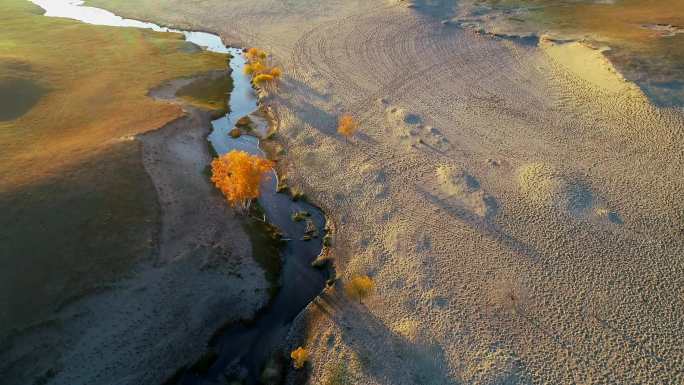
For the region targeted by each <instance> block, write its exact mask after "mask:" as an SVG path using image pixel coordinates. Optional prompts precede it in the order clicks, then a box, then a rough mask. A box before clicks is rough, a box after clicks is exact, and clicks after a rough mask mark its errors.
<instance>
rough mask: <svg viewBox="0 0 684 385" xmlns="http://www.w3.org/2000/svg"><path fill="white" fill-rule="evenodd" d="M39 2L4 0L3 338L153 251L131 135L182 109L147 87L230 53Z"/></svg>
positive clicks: (147, 187) (149, 201)
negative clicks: (64, 15) (55, 11)
mask: <svg viewBox="0 0 684 385" xmlns="http://www.w3.org/2000/svg"><path fill="white" fill-rule="evenodd" d="M41 14H42V10H41V9H40V8H38V7H36V6H34V5H33V4H31V3H29V2H27V1H25V0H4V1H2V2H1V3H0V147H1V148H2V152H0V212H2V216H0V227H1V228H2V229H3V231H2V233H1V235H0V293H2V294H0V340H1V339H2V338H3V337H5V336H7V335H8V333H9V332H10V331H11V330H12V329H21V328H23V327H26V326H27V325H29V324H31V323H36V322H40V321H41V320H44V319H45V317H47V316H49V315H50V314H51V312H53V311H54V310H56V309H58V308H59V306H60V305H63V304H65V303H67V302H68V301H69V300H70V299H73V298H76V297H79V296H81V295H83V294H84V293H87V292H88V291H90V290H95V289H97V288H98V287H102V286H105V285H107V283H108V282H110V281H111V280H112V279H115V278H117V277H120V276H121V275H122V274H125V272H126V271H127V270H128V268H129V267H130V266H131V264H132V263H134V262H136V261H138V260H140V259H141V258H145V257H148V256H150V255H151V253H152V252H153V251H154V248H155V238H156V229H157V228H158V221H159V209H158V207H157V203H156V202H157V201H156V193H155V190H154V187H153V185H152V183H151V182H150V180H149V178H148V176H147V175H146V173H145V172H144V170H143V167H142V161H141V156H140V144H139V142H138V141H137V140H133V139H132V138H133V136H134V135H135V134H138V133H141V132H145V131H149V130H153V129H156V128H158V127H161V126H163V125H164V124H166V123H167V122H169V121H171V120H174V119H176V118H177V117H179V116H181V115H182V113H183V112H182V110H181V108H180V107H179V106H177V105H175V104H170V103H162V102H157V101H154V100H153V99H152V98H149V97H148V96H147V93H148V90H149V89H151V88H152V87H154V86H157V85H159V84H160V83H162V82H163V81H165V80H168V79H173V78H177V77H183V76H192V75H195V74H198V73H204V72H208V71H212V70H219V69H223V68H225V62H226V56H225V55H220V54H213V53H207V52H203V51H198V50H192V49H188V48H189V47H188V43H186V42H184V41H183V40H182V37H181V36H180V35H178V34H168V33H156V32H151V31H143V30H137V29H127V28H126V29H124V28H110V27H100V26H91V25H86V24H82V23H79V22H75V21H70V20H64V19H54V18H47V17H43V16H41ZM221 97H225V94H224V95H223V96H220V95H219V96H218V97H217V96H216V95H211V96H209V97H207V98H208V99H207V98H205V97H202V95H197V90H195V91H194V92H193V100H197V101H198V102H197V103H196V104H197V105H198V106H199V107H203V108H208V109H211V108H214V107H215V106H217V105H219V104H220V103H221V102H222V99H221ZM217 98H218V99H217ZM205 100H211V101H212V103H206V102H205ZM217 100H218V101H217ZM191 101H192V100H191Z"/></svg>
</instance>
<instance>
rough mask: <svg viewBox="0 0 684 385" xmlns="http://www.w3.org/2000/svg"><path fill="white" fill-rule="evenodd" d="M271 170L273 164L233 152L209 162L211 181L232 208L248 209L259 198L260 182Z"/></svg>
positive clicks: (242, 152) (240, 152)
mask: <svg viewBox="0 0 684 385" xmlns="http://www.w3.org/2000/svg"><path fill="white" fill-rule="evenodd" d="M272 168H273V162H271V161H269V160H267V159H264V158H261V157H258V156H254V155H250V154H248V153H246V152H244V151H237V150H233V151H231V152H229V153H227V154H225V155H222V156H220V157H218V158H216V159H214V160H213V161H212V162H211V174H212V175H211V181H212V182H214V185H216V187H217V188H218V189H219V190H221V192H222V193H223V195H225V197H226V199H228V202H229V203H230V205H231V206H233V207H238V208H240V209H242V210H246V209H247V208H249V205H250V203H251V202H252V199H256V198H258V197H259V194H260V191H259V187H260V184H261V181H262V180H263V179H264V178H265V177H266V175H267V174H268V172H269V171H271V169H272Z"/></svg>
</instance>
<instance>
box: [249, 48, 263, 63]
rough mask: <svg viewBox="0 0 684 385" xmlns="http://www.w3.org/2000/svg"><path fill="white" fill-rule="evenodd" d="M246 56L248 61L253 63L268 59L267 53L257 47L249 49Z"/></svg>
mask: <svg viewBox="0 0 684 385" xmlns="http://www.w3.org/2000/svg"><path fill="white" fill-rule="evenodd" d="M245 56H246V57H247V60H249V61H251V62H256V61H263V60H266V58H268V54H267V53H266V51H264V50H261V49H259V48H255V47H253V48H250V49H248V50H247V52H245Z"/></svg>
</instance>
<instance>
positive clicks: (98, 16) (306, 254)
mask: <svg viewBox="0 0 684 385" xmlns="http://www.w3.org/2000/svg"><path fill="white" fill-rule="evenodd" d="M30 1H31V2H33V3H34V4H36V5H38V6H40V7H41V8H43V9H44V10H45V16H48V17H63V18H69V19H75V20H79V21H82V22H85V23H89V24H95V25H106V26H114V27H128V28H145V29H151V30H154V31H158V32H170V33H181V34H183V35H184V36H185V39H186V40H187V41H188V42H191V43H194V44H196V45H198V46H200V47H202V48H204V49H206V50H209V51H212V52H219V53H226V54H230V55H231V56H232V59H231V60H230V62H229V65H230V69H231V70H232V71H231V77H232V78H233V85H234V88H233V90H232V92H231V94H230V98H229V102H228V103H229V106H228V107H229V111H230V112H229V113H228V114H227V115H225V116H223V117H221V118H219V119H216V120H214V121H213V122H212V126H213V130H212V132H211V134H210V135H209V141H210V142H211V143H212V146H213V147H214V149H215V150H216V152H217V153H218V154H224V153H226V152H229V151H231V150H234V149H239V150H243V151H247V152H249V153H252V154H259V155H262V156H263V155H264V154H263V152H262V151H261V149H260V147H259V139H257V138H256V137H254V136H250V135H242V136H240V137H239V138H237V139H234V138H231V137H230V135H228V132H229V131H230V129H232V128H233V127H234V125H235V123H236V122H237V121H238V120H239V119H240V118H241V117H244V116H247V115H249V114H251V113H252V112H254V111H256V110H257V108H258V100H257V97H256V94H255V92H254V89H253V88H252V84H251V79H250V77H249V76H248V75H245V74H244V73H243V67H244V65H245V63H246V60H245V58H244V56H243V54H242V50H241V49H239V48H233V47H227V46H225V45H224V44H223V42H222V41H221V38H220V37H219V36H217V35H214V34H211V33H206V32H196V31H183V30H178V29H173V28H166V27H161V26H159V25H157V24H154V23H150V22H143V21H139V20H132V19H125V18H122V17H120V16H117V15H115V14H113V13H112V12H109V11H107V10H104V9H99V8H94V7H86V6H84V5H83V1H80V0H30ZM277 182H278V181H277V176H276V175H275V171H272V173H271V177H270V178H268V179H267V180H265V181H264V183H263V185H262V188H261V192H262V194H261V197H260V198H259V204H260V206H261V207H262V208H263V210H264V213H265V217H266V220H267V222H269V223H270V224H272V225H273V226H275V227H277V228H278V229H279V230H280V232H281V233H282V235H283V237H284V238H285V239H287V240H288V241H287V242H286V243H285V245H284V247H283V248H282V251H281V258H282V270H281V276H280V290H278V292H277V294H276V295H275V296H274V297H273V298H272V300H271V301H270V303H269V304H268V305H267V307H266V308H265V309H262V311H260V312H259V313H258V314H259V315H258V316H257V318H256V319H255V320H251V322H249V323H236V324H234V325H228V326H227V327H226V328H224V329H222V330H221V331H220V332H218V333H217V334H216V336H215V338H214V339H213V340H212V342H211V346H208V347H207V351H211V352H213V353H215V355H214V354H212V355H211V356H212V359H211V365H209V367H208V370H205V371H202V372H201V373H199V372H197V371H193V370H190V369H185V370H181V371H179V373H178V375H177V376H175V377H174V378H173V379H172V380H171V381H169V382H167V383H169V384H171V383H173V384H183V385H187V384H209V383H215V382H216V380H217V379H219V378H220V377H226V378H231V379H232V378H235V379H238V378H239V379H241V380H243V381H244V382H246V383H247V384H256V383H258V382H259V377H260V375H261V371H262V370H263V366H264V364H265V363H266V361H267V360H268V359H269V358H270V356H271V355H272V354H273V353H274V352H275V351H276V350H277V349H278V347H279V346H280V345H281V344H282V342H283V341H284V339H285V337H286V336H287V333H288V330H289V329H290V326H291V323H292V321H293V320H294V318H295V317H296V316H297V315H298V314H299V313H300V312H301V311H302V310H303V309H304V308H305V307H306V306H307V304H309V302H311V301H312V300H313V299H315V298H316V296H317V295H318V294H320V292H321V291H322V290H323V288H324V287H325V282H326V279H327V274H326V272H325V271H323V270H319V269H316V268H313V267H312V266H311V263H312V262H313V261H314V260H315V259H316V258H317V256H318V255H319V254H320V252H321V250H322V247H323V242H322V237H323V235H324V234H325V216H324V214H323V212H321V211H320V210H319V209H318V208H316V207H314V206H312V205H311V204H309V203H307V202H306V201H303V200H298V201H293V200H292V199H291V197H290V196H289V195H287V194H280V193H277V192H276V189H277ZM300 211H305V212H307V213H309V214H310V217H308V219H307V220H305V221H301V222H294V221H293V220H292V218H291V215H292V213H294V212H300ZM307 223H308V226H309V229H308V230H311V226H312V225H313V226H314V227H315V228H316V233H318V236H317V237H314V238H312V239H303V238H305V237H304V235H305V233H306V232H307ZM307 238H308V237H307ZM226 314H227V317H226V318H229V317H228V314H230V309H226ZM191 365H192V363H191V362H179V363H178V367H179V368H181V367H190V366H191Z"/></svg>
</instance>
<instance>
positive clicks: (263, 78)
mask: <svg viewBox="0 0 684 385" xmlns="http://www.w3.org/2000/svg"><path fill="white" fill-rule="evenodd" d="M273 80H274V78H273V75H270V74H259V75H256V76H255V77H254V79H253V81H254V84H256V85H258V86H260V85H263V84H268V83H271V82H273Z"/></svg>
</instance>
